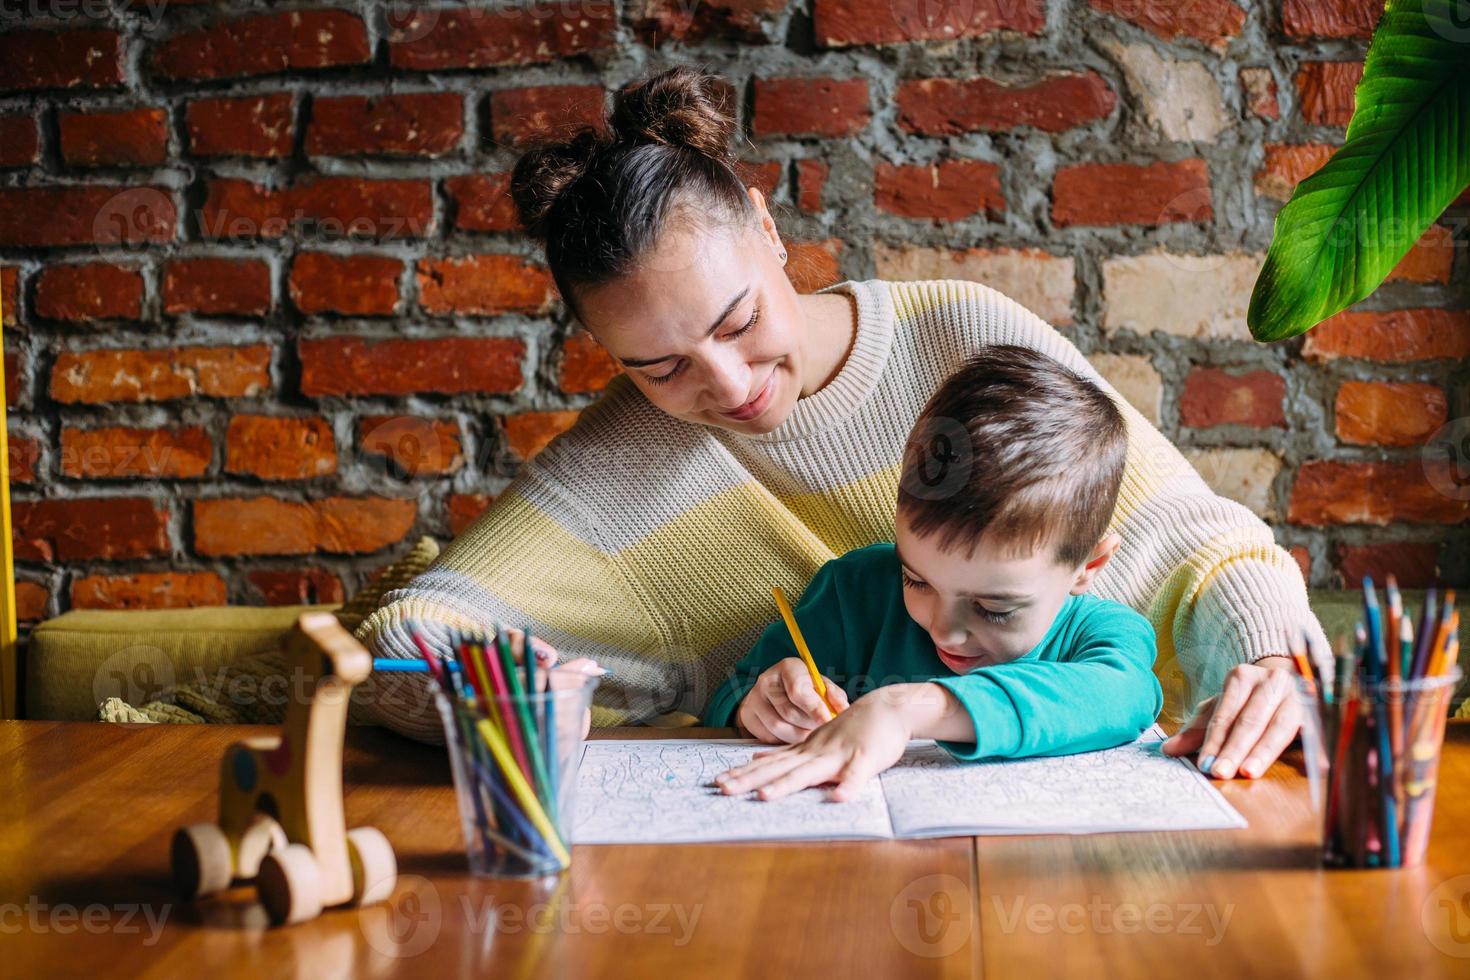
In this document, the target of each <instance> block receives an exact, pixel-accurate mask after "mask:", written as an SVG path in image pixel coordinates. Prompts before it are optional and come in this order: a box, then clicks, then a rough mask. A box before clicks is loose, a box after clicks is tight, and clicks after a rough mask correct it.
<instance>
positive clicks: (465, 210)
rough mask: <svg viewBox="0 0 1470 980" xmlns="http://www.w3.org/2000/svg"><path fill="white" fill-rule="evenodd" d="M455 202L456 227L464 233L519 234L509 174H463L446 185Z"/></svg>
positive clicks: (451, 179) (518, 217)
mask: <svg viewBox="0 0 1470 980" xmlns="http://www.w3.org/2000/svg"><path fill="white" fill-rule="evenodd" d="M444 189H445V190H446V191H448V192H449V197H450V199H451V200H452V201H453V202H454V227H456V228H462V229H464V230H465V231H519V230H520V228H521V219H520V216H519V215H518V214H517V213H516V206H515V202H514V201H513V200H511V197H510V174H508V173H498V174H463V175H461V176H459V177H450V178H449V179H447V180H445V181H444Z"/></svg>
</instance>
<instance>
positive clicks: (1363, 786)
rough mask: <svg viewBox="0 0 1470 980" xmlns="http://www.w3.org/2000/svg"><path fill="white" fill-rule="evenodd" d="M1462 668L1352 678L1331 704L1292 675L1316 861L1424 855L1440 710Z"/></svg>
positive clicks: (1379, 864)
mask: <svg viewBox="0 0 1470 980" xmlns="http://www.w3.org/2000/svg"><path fill="white" fill-rule="evenodd" d="M1461 676H1462V674H1461V671H1460V669H1459V668H1458V667H1454V668H1452V669H1451V670H1450V672H1449V673H1446V674H1443V675H1441V676H1436V677H1427V678H1424V679H1423V680H1418V681H1397V680H1385V681H1382V682H1380V683H1371V684H1360V685H1358V687H1357V690H1356V691H1354V692H1353V693H1351V694H1350V695H1349V696H1348V697H1346V698H1342V699H1340V700H1338V701H1335V702H1334V703H1331V704H1324V703H1322V701H1321V700H1320V699H1319V698H1318V695H1317V691H1316V688H1315V686H1314V685H1313V684H1312V682H1311V681H1308V680H1307V679H1305V678H1302V677H1298V678H1297V690H1298V694H1299V696H1300V697H1301V700H1302V754H1303V756H1304V760H1305V764H1306V770H1307V780H1308V785H1309V790H1310V793H1311V798H1312V807H1313V812H1314V813H1315V814H1316V816H1317V818H1318V821H1319V825H1320V827H1321V828H1322V837H1321V840H1322V862H1323V864H1325V865H1327V866H1328V867H1335V868H1411V867H1417V866H1419V865H1422V864H1423V863H1424V853H1425V849H1426V847H1427V846H1428V844H1429V831H1430V825H1431V823H1432V821H1433V817H1434V790H1435V782H1436V780H1437V779H1438V775H1439V754H1440V748H1441V746H1442V745H1443V744H1444V731H1445V719H1446V718H1447V717H1448V715H1449V712H1450V710H1451V707H1452V706H1451V703H1450V699H1451V698H1452V696H1453V695H1454V692H1455V689H1456V686H1457V685H1458V684H1459V681H1460V678H1461Z"/></svg>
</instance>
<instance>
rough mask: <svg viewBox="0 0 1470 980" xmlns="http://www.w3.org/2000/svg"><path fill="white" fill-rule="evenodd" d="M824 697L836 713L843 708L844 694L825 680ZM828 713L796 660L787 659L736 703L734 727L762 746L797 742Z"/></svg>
mask: <svg viewBox="0 0 1470 980" xmlns="http://www.w3.org/2000/svg"><path fill="white" fill-rule="evenodd" d="M822 680H823V681H825V682H826V684H827V696H828V697H829V698H831V699H832V703H833V704H834V705H836V706H837V708H838V709H843V708H846V707H847V692H846V691H844V690H843V689H842V688H840V687H838V686H837V685H836V684H834V683H832V681H830V680H828V679H827V678H826V677H823V678H822ZM831 718H832V712H831V711H830V710H828V708H827V705H826V704H825V703H824V702H823V701H822V696H821V695H820V694H818V693H817V689H816V687H815V686H814V685H813V684H812V675H811V674H809V673H808V672H807V669H806V664H805V663H804V662H803V661H802V660H801V659H800V658H798V657H787V658H786V659H785V660H782V661H780V662H779V663H777V664H776V665H775V666H774V667H769V668H767V669H766V671H765V672H764V673H763V674H761V675H760V677H758V678H756V681H755V686H754V687H752V688H751V689H750V693H749V694H747V695H745V698H744V700H742V701H741V702H740V710H739V711H737V712H736V713H735V723H736V724H737V725H739V726H740V727H741V728H743V729H745V731H747V732H749V733H750V734H751V735H752V736H753V737H755V738H758V739H760V740H761V741H762V742H801V741H804V740H805V739H806V737H807V736H808V735H810V734H811V733H812V732H814V731H816V730H817V728H819V727H820V726H821V725H823V724H825V723H826V722H827V721H829V720H831Z"/></svg>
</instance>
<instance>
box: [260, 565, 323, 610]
mask: <svg viewBox="0 0 1470 980" xmlns="http://www.w3.org/2000/svg"><path fill="white" fill-rule="evenodd" d="M246 577H247V578H249V580H250V584H251V585H253V586H255V588H256V591H258V592H259V593H260V597H261V598H262V599H264V600H265V604H266V605H268V606H314V605H317V604H319V603H327V604H330V603H339V602H342V601H343V599H344V598H345V597H344V595H343V592H342V580H341V579H340V578H338V577H337V576H335V575H333V574H332V573H331V572H329V571H327V570H326V569H324V568H306V569H302V570H301V571H299V572H290V571H268V570H264V571H258V572H251V573H250V574H249V575H248V576H246Z"/></svg>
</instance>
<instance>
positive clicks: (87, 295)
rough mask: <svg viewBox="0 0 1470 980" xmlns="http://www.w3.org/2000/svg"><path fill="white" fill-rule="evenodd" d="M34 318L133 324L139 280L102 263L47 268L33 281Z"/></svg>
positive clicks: (138, 306)
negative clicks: (127, 321)
mask: <svg viewBox="0 0 1470 980" xmlns="http://www.w3.org/2000/svg"><path fill="white" fill-rule="evenodd" d="M36 314H37V315H38V316H43V317H45V318H47V319H48V320H71V321H85V320H136V319H138V318H139V317H141V316H142V315H143V277H142V276H141V275H139V274H138V272H137V270H135V269H123V268H120V267H118V266H115V265H110V264H108V263H106V262H92V263H87V264H85V265H78V264H67V265H48V266H46V267H45V268H44V269H42V270H41V274H40V275H39V276H38V277H36Z"/></svg>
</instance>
